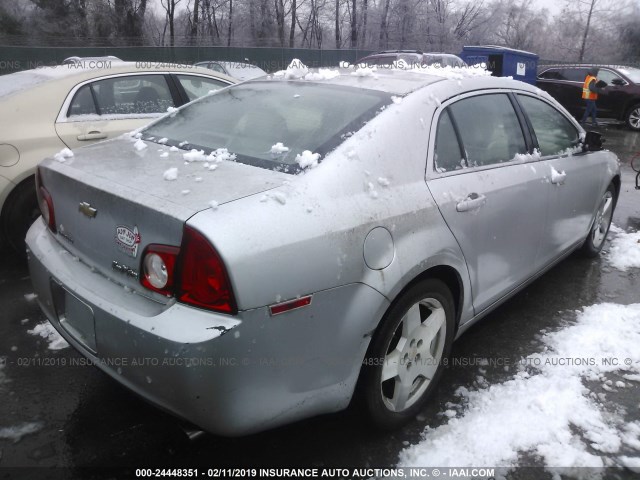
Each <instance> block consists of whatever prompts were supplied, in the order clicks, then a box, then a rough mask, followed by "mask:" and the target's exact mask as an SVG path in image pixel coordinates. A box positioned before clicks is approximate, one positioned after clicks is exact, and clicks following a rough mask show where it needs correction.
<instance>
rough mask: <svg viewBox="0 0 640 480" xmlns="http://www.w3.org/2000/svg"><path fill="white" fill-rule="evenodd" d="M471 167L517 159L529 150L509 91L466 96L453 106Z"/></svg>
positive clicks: (451, 107)
mask: <svg viewBox="0 0 640 480" xmlns="http://www.w3.org/2000/svg"><path fill="white" fill-rule="evenodd" d="M449 108H450V109H451V110H450V112H451V114H452V115H453V118H454V120H455V122H456V124H457V126H458V131H459V133H460V137H461V139H462V144H463V146H464V149H465V151H466V153H467V163H468V165H469V166H470V167H475V166H483V165H493V164H497V163H502V162H509V161H511V160H513V159H514V158H515V156H516V154H518V153H521V154H523V153H526V152H527V147H526V144H525V140H524V134H523V133H522V129H521V128H520V123H519V122H518V117H517V116H516V112H515V110H514V109H513V105H511V101H510V100H509V97H508V96H507V95H505V94H491V95H478V96H477V97H471V98H465V99H464V100H460V101H459V102H456V103H454V104H453V105H451V106H450V107H449Z"/></svg>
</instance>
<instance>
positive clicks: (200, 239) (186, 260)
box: [140, 226, 238, 315]
mask: <svg viewBox="0 0 640 480" xmlns="http://www.w3.org/2000/svg"><path fill="white" fill-rule="evenodd" d="M141 270H142V276H141V278H140V282H141V283H142V285H143V286H144V287H146V288H148V289H149V290H153V291H154V292H158V293H161V294H163V295H173V294H175V296H176V298H177V299H178V301H179V302H182V303H186V304H189V305H193V306H195V307H200V308H205V309H207V310H214V311H217V312H222V313H229V314H231V315H235V314H236V313H238V308H237V306H236V301H235V298H234V296H233V291H232V290H231V283H230V282H229V276H228V275H227V269H226V268H225V266H224V262H223V261H222V258H220V255H219V254H218V252H217V251H216V250H215V248H213V246H212V245H211V244H210V243H209V241H208V240H207V239H206V238H205V237H204V236H203V235H202V234H201V233H200V232H198V231H196V230H194V229H192V228H191V227H188V226H185V227H184V233H183V237H182V245H181V246H180V248H178V247H172V246H168V245H155V244H152V245H149V246H147V248H146V249H145V251H144V255H143V256H142V269H141Z"/></svg>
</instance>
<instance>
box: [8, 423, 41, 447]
mask: <svg viewBox="0 0 640 480" xmlns="http://www.w3.org/2000/svg"><path fill="white" fill-rule="evenodd" d="M40 429H42V424H41V423H39V422H29V423H23V424H21V425H16V426H14V427H2V428H0V439H4V440H13V443H18V442H19V441H20V439H22V437H24V436H25V435H29V434H31V433H35V432H37V431H38V430H40Z"/></svg>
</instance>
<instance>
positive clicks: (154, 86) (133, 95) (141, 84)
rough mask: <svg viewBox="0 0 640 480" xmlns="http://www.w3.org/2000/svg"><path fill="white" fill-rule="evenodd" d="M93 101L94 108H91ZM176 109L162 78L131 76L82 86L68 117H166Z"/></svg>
mask: <svg viewBox="0 0 640 480" xmlns="http://www.w3.org/2000/svg"><path fill="white" fill-rule="evenodd" d="M93 99H95V104H94V105H93V106H91V104H93ZM90 100H91V101H90ZM173 106H175V105H174V102H173V97H172V96H171V92H170V91H169V86H168V85H167V81H166V80H165V78H164V76H163V75H130V76H124V77H115V78H107V79H104V80H98V81H96V82H93V83H90V84H88V85H85V86H83V87H82V88H80V89H79V90H78V92H77V93H76V95H75V96H74V98H73V100H72V101H71V107H70V109H69V113H68V116H70V117H71V116H74V115H82V114H86V113H94V114H95V113H97V114H99V115H139V114H149V113H164V112H166V111H167V108H168V107H173Z"/></svg>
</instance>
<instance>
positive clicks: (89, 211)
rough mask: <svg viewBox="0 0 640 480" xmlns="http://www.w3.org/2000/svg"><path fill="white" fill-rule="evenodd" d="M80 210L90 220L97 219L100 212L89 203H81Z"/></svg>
mask: <svg viewBox="0 0 640 480" xmlns="http://www.w3.org/2000/svg"><path fill="white" fill-rule="evenodd" d="M78 210H80V211H81V212H82V213H83V214H84V215H86V216H87V217H89V218H95V217H96V215H97V214H98V210H96V209H95V208H93V207H92V206H91V204H90V203H87V202H81V203H80V205H79V206H78Z"/></svg>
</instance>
